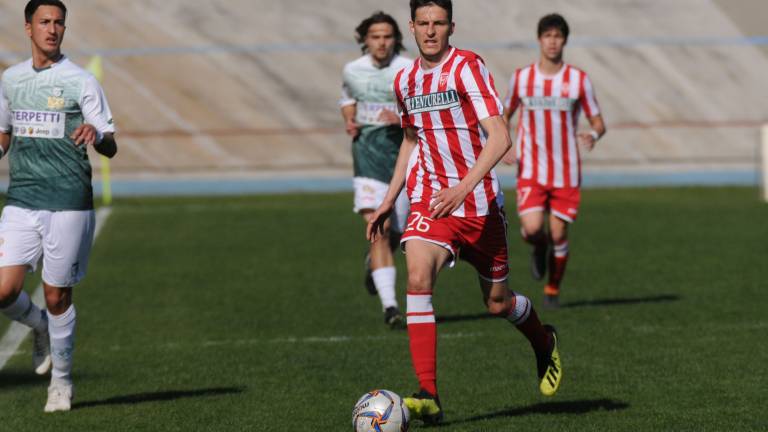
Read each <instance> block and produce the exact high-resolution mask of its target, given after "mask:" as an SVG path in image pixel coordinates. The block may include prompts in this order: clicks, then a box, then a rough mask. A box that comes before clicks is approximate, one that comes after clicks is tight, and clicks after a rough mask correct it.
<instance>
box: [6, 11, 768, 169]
mask: <svg viewBox="0 0 768 432" xmlns="http://www.w3.org/2000/svg"><path fill="white" fill-rule="evenodd" d="M455 3H456V4H455V11H454V16H455V21H456V24H457V28H456V35H455V37H454V40H453V42H454V44H455V45H457V46H459V47H463V48H468V49H473V50H475V51H477V52H478V53H480V54H481V55H482V56H483V57H484V58H485V60H486V62H487V64H488V66H489V68H490V69H491V71H492V72H493V74H494V76H495V78H496V86H497V88H498V90H499V92H500V93H502V94H503V93H504V92H505V91H506V83H507V81H508V79H509V76H510V75H511V73H512V72H513V71H514V69H515V68H516V67H521V66H524V65H526V64H528V63H530V62H531V61H533V60H534V59H535V58H536V56H537V49H536V46H535V44H534V42H535V25H536V22H537V19H538V18H539V17H540V16H542V15H543V14H545V13H549V12H551V11H555V10H556V11H559V12H561V13H562V14H564V15H565V17H566V18H567V19H568V20H569V23H570V25H571V28H572V39H571V41H570V44H569V46H568V47H567V49H566V60H567V61H568V62H570V63H572V64H574V65H576V66H579V67H581V68H583V69H585V70H586V71H587V72H588V73H589V74H590V77H591V78H592V81H593V82H594V84H595V87H596V90H597V94H598V98H599V102H600V104H601V107H602V110H603V112H604V115H605V118H606V120H607V123H608V126H609V135H608V136H606V137H605V139H604V140H603V141H602V142H600V144H599V149H598V150H597V151H595V152H594V153H593V154H590V155H588V156H587V158H586V165H587V166H588V167H597V168H599V167H613V168H615V167H620V166H625V165H626V166H642V165H649V166H650V165H654V164H660V163H674V164H683V165H690V166H699V165H701V166H704V165H706V166H712V165H716V166H723V167H728V168H738V167H744V166H747V167H750V166H752V165H753V164H754V160H755V155H756V149H757V143H758V130H759V125H760V124H761V123H762V122H764V121H766V120H768V105H767V104H765V96H766V93H765V88H766V87H765V76H766V75H768V50H766V48H765V45H761V44H760V43H755V39H746V38H745V36H762V35H760V34H759V33H758V32H759V31H760V29H759V26H756V25H755V21H754V19H751V18H750V17H754V16H766V14H768V3H766V2H764V1H761V0H753V1H743V2H738V5H734V4H733V3H734V2H727V1H723V0H718V1H713V2H702V1H700V0H680V1H676V2H667V1H663V0H652V1H646V2H634V1H628V0H625V1H619V2H604V1H596V0H590V1H583V2H578V6H576V5H575V4H574V3H573V2H570V1H567V0H557V1H553V2H547V3H546V6H543V5H541V4H540V3H539V2H533V1H529V2H524V4H522V5H521V2H508V1H503V0H486V1H483V2H471V1H462V0H457V1H456V2H455ZM68 7H69V8H70V14H69V15H70V19H69V23H68V30H67V35H66V38H65V46H64V47H65V52H66V53H69V55H70V56H71V57H72V58H73V60H75V61H76V62H78V63H80V64H85V63H87V61H88V60H89V58H90V56H91V55H93V54H101V55H103V57H104V74H105V78H104V86H105V89H106V92H107V96H108V97H109V100H110V103H111V106H112V109H113V111H114V114H115V118H116V123H117V125H118V128H119V131H120V132H119V143H120V147H121V151H120V155H119V157H118V158H117V159H115V161H114V162H113V165H112V166H113V170H114V172H115V173H116V174H117V175H121V176H135V175H146V174H172V175H173V174H178V175H185V176H188V175H194V174H195V173H206V175H210V174H211V173H214V174H215V173H221V174H222V175H225V174H226V175H227V176H232V175H233V174H237V173H243V174H244V175H245V174H253V173H254V172H269V171H281V170H291V171H298V172H313V171H315V170H329V169H330V170H337V171H338V172H340V173H342V174H344V173H349V172H350V171H351V157H350V154H349V140H348V138H347V137H346V136H345V135H344V132H343V126H342V122H341V120H340V116H339V113H338V108H337V106H336V100H337V98H338V95H339V87H340V72H341V68H342V66H343V64H344V63H345V62H346V61H349V60H351V59H353V58H355V57H356V56H358V55H359V51H358V50H357V48H356V46H355V45H354V43H353V30H354V27H355V26H356V25H357V23H358V22H359V21H360V20H361V19H362V18H363V17H365V16H367V15H368V14H370V13H371V12H372V11H374V10H376V9H379V8H381V2H378V1H375V0H364V1H352V0H346V1H342V0H328V1H323V2H299V1H285V2H273V1H268V0H258V1H254V0H226V1H225V0H218V1H206V2H195V3H194V6H190V3H189V2H186V1H181V0H166V1H163V2H157V1H151V0H135V1H131V2H124V1H118V0H100V1H79V2H70V3H69V4H68ZM387 8H388V9H387V12H390V13H392V14H393V15H395V17H396V18H397V19H398V21H399V22H400V23H401V26H402V30H403V31H404V32H406V36H405V40H406V45H407V47H408V52H407V53H406V54H407V55H410V56H414V55H415V48H414V47H413V43H412V42H411V37H410V35H409V34H407V22H408V10H407V2H406V1H405V0H402V1H399V2H387ZM737 8H738V9H737ZM0 21H1V22H2V26H0V29H1V30H0V32H1V34H2V37H1V38H0V66H2V67H6V66H7V65H9V64H12V63H14V62H16V61H20V60H22V59H24V58H26V57H28V46H29V42H28V40H27V39H26V36H25V35H24V34H23V21H22V10H21V5H20V4H19V2H18V1H17V0H0ZM763 39H764V38H763ZM763 43H764V41H763ZM93 161H94V164H95V165H99V161H98V158H93ZM0 167H1V168H0V169H2V170H3V171H4V172H5V171H7V162H6V161H2V164H1V165H0ZM505 169H507V170H508V168H505ZM3 175H4V174H3Z"/></svg>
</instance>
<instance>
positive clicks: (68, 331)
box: [48, 305, 77, 385]
mask: <svg viewBox="0 0 768 432" xmlns="http://www.w3.org/2000/svg"><path fill="white" fill-rule="evenodd" d="M76 316H77V314H76V313H75V305H72V306H70V307H69V309H67V311H66V312H64V313H63V314H61V315H51V313H50V312H49V313H48V332H49V333H50V335H51V360H52V361H53V370H52V371H51V382H54V381H58V382H63V383H65V384H70V385H71V384H72V377H71V375H70V374H71V372H72V351H73V350H74V349H75V318H76Z"/></svg>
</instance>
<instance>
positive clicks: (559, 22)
mask: <svg viewBox="0 0 768 432" xmlns="http://www.w3.org/2000/svg"><path fill="white" fill-rule="evenodd" d="M550 29H557V30H560V33H562V34H563V37H564V38H565V40H568V33H570V29H569V28H568V23H567V22H565V18H563V16H562V15H560V14H557V13H551V14H549V15H544V16H543V17H541V19H540V20H539V27H538V30H537V31H538V37H541V35H543V34H544V32H546V31H547V30H550Z"/></svg>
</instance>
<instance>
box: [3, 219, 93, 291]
mask: <svg viewBox="0 0 768 432" xmlns="http://www.w3.org/2000/svg"><path fill="white" fill-rule="evenodd" d="M95 227H96V216H95V214H94V211H93V210H63V211H50V210H30V209H25V208H20V207H15V206H5V208H3V214H2V216H1V217H0V267H9V266H17V265H26V266H28V268H29V270H28V271H29V272H30V273H31V272H34V271H35V270H36V269H37V263H38V262H39V261H40V257H41V256H42V258H43V281H44V282H45V283H47V284H48V285H51V286H55V287H60V288H64V287H71V286H73V285H75V284H77V283H78V282H79V281H80V280H81V279H82V278H83V277H85V272H86V270H87V268H88V256H89V255H90V252H91V244H92V242H93V232H94V229H95Z"/></svg>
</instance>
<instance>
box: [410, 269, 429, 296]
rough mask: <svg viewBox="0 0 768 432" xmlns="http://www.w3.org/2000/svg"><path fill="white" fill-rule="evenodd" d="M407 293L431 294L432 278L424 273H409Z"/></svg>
mask: <svg viewBox="0 0 768 432" xmlns="http://www.w3.org/2000/svg"><path fill="white" fill-rule="evenodd" d="M408 291H409V292H420V293H427V292H432V278H431V277H430V275H429V274H428V273H426V272H409V274H408Z"/></svg>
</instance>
